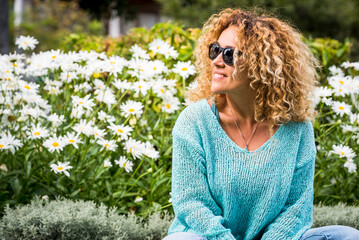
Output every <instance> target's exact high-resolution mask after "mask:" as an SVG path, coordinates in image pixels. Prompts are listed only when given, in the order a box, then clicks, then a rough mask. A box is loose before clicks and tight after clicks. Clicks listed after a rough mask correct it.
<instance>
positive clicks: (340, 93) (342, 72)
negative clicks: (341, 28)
mask: <svg viewBox="0 0 359 240" xmlns="http://www.w3.org/2000/svg"><path fill="white" fill-rule="evenodd" d="M326 80H327V82H328V84H325V85H323V86H320V87H319V88H318V91H317V93H316V94H315V95H316V100H315V103H317V106H318V112H319V115H318V118H317V119H316V122H315V125H314V129H315V136H316V142H317V148H318V153H317V159H316V174H315V180H314V190H315V195H314V197H315V202H316V203H318V202H322V203H323V204H328V205H333V204H335V203H337V202H338V201H340V202H344V203H348V204H356V205H357V204H358V199H359V189H358V184H359V177H358V171H357V164H358V156H357V153H359V134H358V130H359V113H358V109H359V62H354V63H352V62H348V61H346V62H344V63H342V64H341V65H340V67H336V66H332V67H330V68H329V77H328V78H327V79H326Z"/></svg>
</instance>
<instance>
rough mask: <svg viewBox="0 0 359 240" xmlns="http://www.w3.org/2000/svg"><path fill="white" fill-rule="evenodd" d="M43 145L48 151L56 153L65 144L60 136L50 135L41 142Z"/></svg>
mask: <svg viewBox="0 0 359 240" xmlns="http://www.w3.org/2000/svg"><path fill="white" fill-rule="evenodd" d="M43 145H44V147H46V148H47V149H48V150H49V151H50V152H54V151H57V152H58V153H59V152H60V151H62V149H63V148H64V146H65V143H64V142H63V141H62V138H61V137H57V136H56V135H55V136H54V137H50V138H49V139H47V140H46V141H45V142H44V143H43Z"/></svg>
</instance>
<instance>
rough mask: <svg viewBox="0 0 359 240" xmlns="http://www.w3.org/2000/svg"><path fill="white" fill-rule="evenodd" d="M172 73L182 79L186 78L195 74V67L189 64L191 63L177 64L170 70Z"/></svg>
mask: <svg viewBox="0 0 359 240" xmlns="http://www.w3.org/2000/svg"><path fill="white" fill-rule="evenodd" d="M172 71H173V72H174V73H178V74H179V75H180V76H181V77H183V78H188V77H189V76H190V75H193V74H195V73H196V70H195V67H194V66H193V65H192V64H191V61H188V62H181V61H180V62H177V63H176V64H175V65H174V68H173V69H172Z"/></svg>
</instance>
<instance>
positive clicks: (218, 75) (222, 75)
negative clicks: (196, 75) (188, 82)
mask: <svg viewBox="0 0 359 240" xmlns="http://www.w3.org/2000/svg"><path fill="white" fill-rule="evenodd" d="M213 77H215V78H222V77H227V76H226V75H224V74H218V73H215V74H214V75H213Z"/></svg>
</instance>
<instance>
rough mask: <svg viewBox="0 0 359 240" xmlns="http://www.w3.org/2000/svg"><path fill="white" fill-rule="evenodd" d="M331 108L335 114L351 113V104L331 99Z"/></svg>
mask: <svg viewBox="0 0 359 240" xmlns="http://www.w3.org/2000/svg"><path fill="white" fill-rule="evenodd" d="M332 109H333V111H334V112H335V113H336V114H338V115H340V116H341V117H342V116H343V115H344V114H348V115H350V114H351V106H350V105H348V104H346V103H343V102H338V101H333V103H332Z"/></svg>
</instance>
